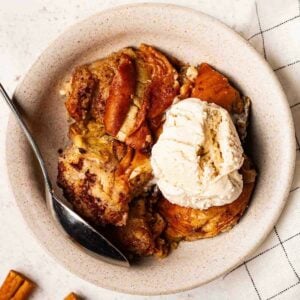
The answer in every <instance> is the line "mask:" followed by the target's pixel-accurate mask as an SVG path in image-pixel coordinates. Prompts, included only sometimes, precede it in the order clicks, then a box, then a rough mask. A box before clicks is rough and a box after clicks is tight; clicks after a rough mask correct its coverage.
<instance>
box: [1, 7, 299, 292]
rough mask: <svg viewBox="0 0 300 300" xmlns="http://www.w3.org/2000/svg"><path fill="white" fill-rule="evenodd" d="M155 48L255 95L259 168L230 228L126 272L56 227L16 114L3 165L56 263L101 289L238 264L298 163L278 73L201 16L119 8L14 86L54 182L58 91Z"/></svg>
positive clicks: (183, 284) (60, 115) (275, 213)
mask: <svg viewBox="0 0 300 300" xmlns="http://www.w3.org/2000/svg"><path fill="white" fill-rule="evenodd" d="M142 42H144V43H147V44H151V45H153V46H156V47H158V48H160V49H162V50H163V51H165V52H166V53H169V54H171V55H174V56H175V57H177V58H179V59H180V60H182V61H185V62H189V63H192V64H198V63H201V62H208V63H210V64H211V65H213V66H214V67H216V68H217V69H218V70H220V71H221V72H223V73H224V74H225V75H226V76H228V77H229V78H230V79H231V80H232V81H233V82H234V84H235V85H236V86H237V87H238V88H239V89H240V90H241V91H242V93H243V94H245V95H247V96H249V97H250V98H251V99H252V103H253V107H252V118H251V136H252V149H253V152H252V157H253V159H254V161H255V164H256V166H257V168H258V171H259V176H258V181H257V186H256V188H255V192H254V195H253V197H252V201H251V204H250V207H249V209H248V210H247V212H246V213H245V215H244V216H243V218H242V219H241V221H240V223H239V224H238V225H237V226H235V227H234V228H233V229H232V230H231V231H230V232H228V233H224V234H221V235H219V236H218V237H216V238H212V239H205V240H199V241H195V242H183V243H181V244H180V246H179V248H178V249H177V250H176V251H173V252H172V253H171V255H170V256H169V257H167V258H166V259H163V260H156V259H153V258H149V259H144V260H143V262H142V263H141V264H139V265H138V266H133V267H131V268H129V269H126V268H122V267H117V266H112V265H109V264H106V263H104V262H101V261H99V260H97V259H95V258H93V257H91V256H89V255H88V254H86V253H84V252H82V251H81V250H80V249H79V248H78V247H77V246H75V245H74V244H73V243H72V242H71V241H70V240H68V239H67V238H65V237H64V236H63V235H62V234H61V233H60V231H59V230H58V229H57V228H56V226H55V224H54V222H53V221H52V219H51V217H50V214H49V212H48V211H47V209H46V205H45V201H44V193H43V184H42V183H41V178H42V177H41V174H40V171H39V169H38V167H37V164H36V162H35V159H34V157H33V155H32V152H31V151H30V148H29V146H28V144H27V142H26V141H25V138H24V135H23V133H22V132H21V130H20V129H19V126H18V125H17V124H16V121H15V119H14V118H13V117H11V119H10V121H9V126H8V132H7V164H8V170H9V175H10V180H11V183H12V188H13V190H14V193H15V197H16V200H17V203H18V206H19V207H20V210H21V211H22V214H23V216H24V219H25V221H26V223H27V224H28V226H29V228H30V230H31V231H32V233H33V234H34V236H35V237H36V238H37V239H38V240H39V242H40V243H41V244H42V245H43V246H44V247H45V248H46V249H47V250H48V252H49V253H51V254H52V255H53V256H54V257H55V258H56V259H57V261H58V262H59V263H60V264H62V265H63V266H65V267H66V268H67V269H69V270H70V271H71V272H73V273H75V274H77V275H78V276H80V277H82V278H84V279H86V280H88V281H90V282H92V283H94V284H96V285H98V286H101V287H105V288H109V289H113V290H117V291H121V292H126V293H132V294H147V295H153V294H166V293H174V292H178V291H183V290H187V289H191V288H194V287H197V286H199V285H201V284H203V283H206V282H208V281H210V280H212V279H214V278H216V277H218V276H220V275H221V274H223V273H224V272H227V271H229V270H230V269H232V268H234V267H235V266H237V265H238V264H240V263H241V262H243V260H244V259H245V258H246V257H247V256H249V255H250V254H251V253H252V252H253V251H254V250H255V249H256V248H257V247H258V246H259V244H260V243H261V242H262V241H263V240H264V239H265V237H266V236H267V234H268V233H269V232H270V230H271V229H272V228H273V226H274V224H275V222H276V220H277V219H278V217H279V215H280V213H281V211H282V209H283V207H284V204H285V201H286V198H287V195H288V192H289V188H290V184H291V179H292V176H293V169H294V160H295V151H294V149H295V143H294V127H293V122H292V118H291V113H290V109H289V106H288V104H287V101H286V97H285V95H284V93H283V91H282V88H281V86H280V84H279V82H278V80H277V79H276V77H275V75H274V73H273V71H272V70H271V69H270V67H269V66H268V65H267V63H266V62H265V61H264V59H263V58H262V57H261V56H260V55H259V54H258V53H257V52H256V51H255V50H254V49H253V48H252V47H251V46H250V45H249V44H248V43H247V42H246V41H245V40H244V39H242V38H241V37H240V36H239V35H238V34H236V33H235V32H233V31H232V30H231V29H229V28H228V27H227V26H225V25H224V24H222V23H220V22H219V21H217V20H215V19H213V18H211V17H209V16H207V15H204V14H202V13H200V12H197V11H194V10H191V9H187V8H183V7H179V6H173V5H166V4H138V5H128V6H122V7H117V8H113V9H110V10H107V11H104V12H101V13H100V14H97V15H94V16H92V17H90V18H89V19H87V20H85V21H83V22H81V23H79V24H77V25H75V26H73V27H72V28H70V29H69V30H68V31H66V32H65V33H64V34H63V35H62V36H60V37H59V38H58V39H57V40H56V41H55V42H54V43H53V44H52V45H51V46H50V47H49V48H48V49H47V50H46V51H45V52H44V53H43V54H42V55H41V57H40V58H39V59H38V61H37V62H36V63H35V64H34V66H33V67H32V68H31V70H30V71H29V72H28V74H27V75H26V77H25V79H24V81H23V82H22V83H21V84H20V86H19V87H18V89H17V91H16V92H15V98H16V99H17V101H18V102H19V103H20V104H21V106H22V108H23V109H24V113H25V115H26V117H27V120H28V122H29V123H30V127H31V128H32V131H33V134H34V136H35V137H36V139H37V142H38V144H39V145H40V148H41V151H42V153H43V154H44V157H45V159H46V163H47V167H48V169H49V172H50V175H51V178H52V180H53V183H55V181H56V173H57V171H56V169H57V150H58V149H59V148H62V147H64V146H65V145H66V143H67V142H68V140H67V126H68V125H67V115H66V111H65V107H64V104H63V100H62V99H61V97H60V96H59V89H60V87H61V83H62V81H63V79H64V78H65V77H66V76H67V75H68V74H69V73H70V71H71V70H72V69H73V68H74V66H76V65H78V64H82V63H84V62H90V61H93V60H95V59H97V58H101V57H103V56H105V55H107V54H109V53H111V52H112V51H115V50H118V49H120V48H122V47H124V46H138V45H139V44H140V43H142Z"/></svg>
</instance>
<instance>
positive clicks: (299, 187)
mask: <svg viewBox="0 0 300 300" xmlns="http://www.w3.org/2000/svg"><path fill="white" fill-rule="evenodd" d="M249 20H250V22H249V24H248V25H249V26H245V24H244V23H243V24H241V25H240V26H239V25H238V24H237V25H236V26H235V30H237V31H238V32H240V33H241V35H242V36H243V37H244V38H246V39H247V40H248V41H249V42H250V43H251V44H252V45H253V46H254V47H255V48H256V49H257V50H258V51H259V52H260V53H261V55H263V56H264V58H265V59H266V60H267V61H268V63H269V64H270V65H271V67H272V68H273V70H274V72H275V74H276V75H277V77H278V79H279V80H280V82H281V84H282V86H283V88H284V90H285V93H286V94H287V97H288V101H289V104H290V107H291V110H292V114H293V117H294V122H295V128H296V140H297V148H296V149H295V151H297V162H296V171H295V175H294V181H293V185H292V187H291V191H290V195H289V199H288V202H287V206H286V208H285V210H284V212H283V214H282V216H281V217H280V220H279V222H278V223H277V224H276V226H275V227H274V230H273V231H272V233H271V234H270V235H269V237H268V238H267V240H266V241H265V242H264V243H263V245H262V246H261V247H260V248H259V249H258V250H257V251H256V253H255V254H253V255H252V256H251V257H250V258H248V259H247V260H246V261H245V262H244V263H243V264H242V265H241V266H239V267H237V268H236V269H235V270H234V271H232V272H230V273H229V274H227V275H225V276H224V277H223V278H222V279H221V280H222V281H223V282H222V284H223V286H224V289H225V290H226V293H228V294H229V299H247V300H248V299H249V300H251V299H300V153H299V148H300V145H299V141H300V1H299V0H284V1H283V0H276V1H275V0H260V1H257V2H253V9H252V15H251V18H250V19H249ZM283 126H284V124H283ZM278 184H280V183H278ZM270 201H271V199H270Z"/></svg>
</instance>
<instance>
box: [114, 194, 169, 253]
mask: <svg viewBox="0 0 300 300" xmlns="http://www.w3.org/2000/svg"><path fill="white" fill-rule="evenodd" d="M156 201H157V199H156V197H154V198H153V197H148V198H138V199H136V200H134V201H133V203H132V204H131V205H130V210H129V217H128V220H127V223H126V225H125V226H121V227H117V228H115V229H114V233H115V235H116V239H117V240H118V242H119V243H120V246H121V248H122V249H123V250H124V251H127V252H130V253H134V254H136V255H139V256H149V255H155V256H157V257H160V258H162V257H164V256H166V255H167V254H168V252H169V244H168V243H167V242H166V241H165V239H164V238H163V237H161V234H162V233H163V231H164V229H165V227H166V222H165V221H164V219H163V218H162V216H161V215H160V214H159V213H158V212H156V210H155V209H154V208H153V206H154V205H155V202H156Z"/></svg>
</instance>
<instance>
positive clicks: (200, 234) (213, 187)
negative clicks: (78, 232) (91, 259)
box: [58, 44, 256, 257]
mask: <svg viewBox="0 0 300 300" xmlns="http://www.w3.org/2000/svg"><path fill="white" fill-rule="evenodd" d="M172 62H173V63H172ZM68 82H69V84H64V88H65V89H64V90H62V94H63V95H64V97H66V101H65V104H66V108H67V111H68V113H69V115H70V117H71V118H72V119H73V120H74V122H73V123H72V124H71V125H70V129H69V137H70V140H71V144H70V145H68V146H67V148H66V149H65V150H64V151H63V152H62V154H61V156H60V158H59V164H58V185H59V186H60V187H61V188H62V189H63V193H64V196H65V197H66V199H67V200H69V201H70V202H71V204H72V205H73V206H74V209H75V210H76V211H77V212H78V213H79V214H80V215H81V216H82V217H84V218H86V220H87V221H89V222H91V223H92V224H93V225H94V226H96V227H98V228H99V230H101V231H103V230H105V231H106V233H107V235H108V237H109V238H110V239H111V240H113V241H114V242H115V243H116V244H117V245H119V247H120V248H121V249H123V250H124V251H125V252H127V253H129V254H132V255H134V256H148V255H155V256H158V257H164V256H166V255H167V254H168V253H169V252H170V249H171V248H174V247H176V246H177V243H178V242H179V241H180V240H195V239H199V238H207V237H213V236H216V235H218V234H219V233H221V232H224V231H228V230H229V229H231V228H232V227H233V226H234V225H235V224H236V223H237V222H238V220H239V218H240V217H241V216H242V214H243V212H244V211H245V209H246V207H247V205H248V203H249V201H250V197H251V194H252V191H253V188H254V184H255V177H256V172H255V170H254V168H253V166H252V164H251V160H250V158H249V157H248V156H247V154H246V152H247V151H246V149H243V146H242V144H243V145H244V146H245V145H246V137H247V126H248V123H249V122H248V119H249V112H250V99H249V98H247V97H244V96H241V95H240V93H239V91H237V90H236V89H235V88H234V87H233V86H232V85H231V84H230V83H229V81H228V79H227V78H226V77H225V76H223V75H222V74H221V73H219V72H218V71H216V70H215V69H213V68H212V67H211V66H210V65H208V64H207V63H205V62H204V63H201V64H199V65H198V66H190V65H188V64H185V63H183V62H179V61H178V60H177V59H175V58H174V57H172V58H168V57H167V56H166V55H165V54H163V53H162V52H161V51H159V50H157V49H156V48H154V47H152V46H149V45H145V44H141V45H140V46H139V47H138V48H124V49H121V50H119V51H117V52H114V53H113V54H111V55H109V56H108V57H106V58H102V59H100V60H97V61H95V62H92V63H91V64H86V65H82V66H77V67H76V68H75V70H74V71H73V74H72V76H71V78H70V79H68Z"/></svg>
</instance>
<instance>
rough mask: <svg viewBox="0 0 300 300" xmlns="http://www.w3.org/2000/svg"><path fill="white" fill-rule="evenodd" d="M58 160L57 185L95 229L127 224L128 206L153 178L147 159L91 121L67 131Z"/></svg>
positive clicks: (144, 155) (78, 124)
mask: <svg viewBox="0 0 300 300" xmlns="http://www.w3.org/2000/svg"><path fill="white" fill-rule="evenodd" d="M69 135H70V138H71V140H72V142H73V143H72V144H71V145H70V146H68V147H67V148H66V149H65V150H64V152H63V154H62V155H61V156H60V158H59V164H58V185H59V186H60V187H61V188H62V189H63V191H64V195H65V197H66V198H67V199H68V200H69V201H70V202H71V203H72V204H73V206H74V208H75V209H76V211H77V212H78V213H79V214H81V215H82V216H84V217H85V218H87V219H88V220H89V221H91V222H92V223H93V224H96V225H104V224H115V225H118V226H121V225H124V224H126V220H127V216H128V203H129V202H130V201H131V199H132V198H133V197H134V196H135V195H137V194H139V193H141V192H142V191H143V188H144V187H145V186H146V185H147V183H148V181H149V180H150V179H151V178H152V172H151V166H150V163H149V158H148V156H147V155H146V154H143V153H140V152H137V151H135V150H134V149H132V148H130V147H128V146H126V145H125V144H124V143H121V142H119V141H118V140H115V139H114V138H112V137H111V136H109V135H107V134H106V133H105V131H104V127H103V125H101V124H100V123H97V122H95V121H90V122H89V123H87V125H84V124H83V123H74V124H73V125H71V127H70V134H69Z"/></svg>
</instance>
